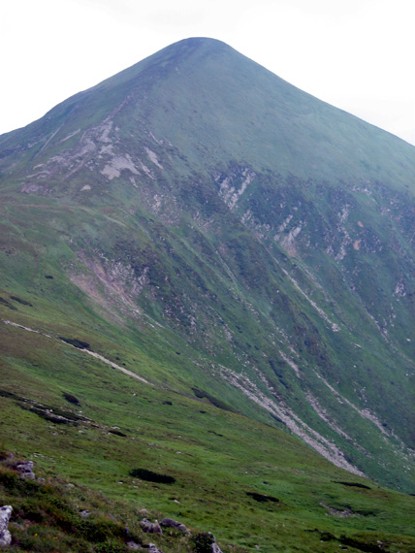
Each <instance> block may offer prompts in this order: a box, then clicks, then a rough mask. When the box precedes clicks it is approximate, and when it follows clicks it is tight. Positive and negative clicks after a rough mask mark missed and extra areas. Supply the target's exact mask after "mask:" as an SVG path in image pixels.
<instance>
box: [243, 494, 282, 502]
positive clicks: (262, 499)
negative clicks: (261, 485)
mask: <svg viewBox="0 0 415 553" xmlns="http://www.w3.org/2000/svg"><path fill="white" fill-rule="evenodd" d="M245 493H246V495H247V496H249V497H252V499H255V501H258V503H279V502H280V500H279V499H277V498H276V497H273V496H272V495H263V494H262V493H258V492H245Z"/></svg>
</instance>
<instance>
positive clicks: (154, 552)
mask: <svg viewBox="0 0 415 553" xmlns="http://www.w3.org/2000/svg"><path fill="white" fill-rule="evenodd" d="M148 551H149V553H163V551H162V550H161V549H159V548H158V547H157V545H155V544H154V543H149V544H148Z"/></svg>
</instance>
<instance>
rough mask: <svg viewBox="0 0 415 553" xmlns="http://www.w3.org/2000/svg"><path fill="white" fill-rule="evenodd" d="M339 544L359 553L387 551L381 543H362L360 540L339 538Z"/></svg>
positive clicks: (345, 537)
mask: <svg viewBox="0 0 415 553" xmlns="http://www.w3.org/2000/svg"><path fill="white" fill-rule="evenodd" d="M339 542H340V543H341V544H342V545H346V546H348V547H354V549H359V551H364V553H385V551H387V550H386V549H385V548H384V547H383V545H382V544H381V543H370V542H364V541H362V540H359V539H356V538H349V537H347V536H340V538H339Z"/></svg>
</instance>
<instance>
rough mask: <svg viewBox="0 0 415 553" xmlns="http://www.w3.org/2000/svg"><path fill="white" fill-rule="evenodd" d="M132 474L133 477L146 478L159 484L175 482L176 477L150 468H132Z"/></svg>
mask: <svg viewBox="0 0 415 553" xmlns="http://www.w3.org/2000/svg"><path fill="white" fill-rule="evenodd" d="M129 474H130V476H132V477H133V478H139V479H140V480H146V481H147V482H156V483H157V484H174V482H176V479H175V478H174V477H173V476H169V475H168V474H160V473H158V472H153V471H152V470H148V469H141V468H138V469H132V470H130V473H129Z"/></svg>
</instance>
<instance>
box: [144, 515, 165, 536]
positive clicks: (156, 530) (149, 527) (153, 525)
mask: <svg viewBox="0 0 415 553" xmlns="http://www.w3.org/2000/svg"><path fill="white" fill-rule="evenodd" d="M140 526H141V528H142V529H143V532H147V533H148V534H162V533H163V530H162V529H161V526H160V524H159V523H158V521H157V520H156V521H155V522H150V521H149V520H147V519H146V518H145V519H143V520H142V521H141V522H140Z"/></svg>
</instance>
